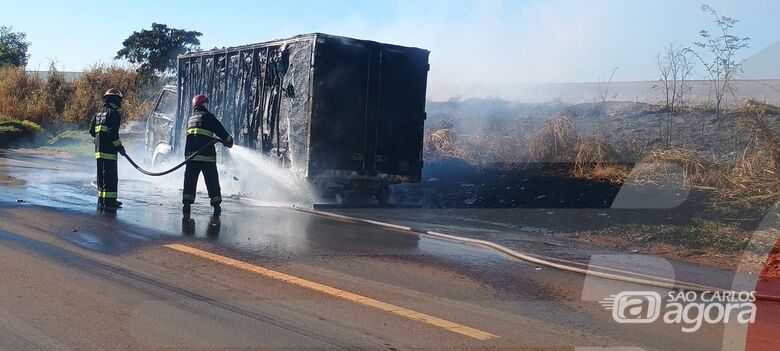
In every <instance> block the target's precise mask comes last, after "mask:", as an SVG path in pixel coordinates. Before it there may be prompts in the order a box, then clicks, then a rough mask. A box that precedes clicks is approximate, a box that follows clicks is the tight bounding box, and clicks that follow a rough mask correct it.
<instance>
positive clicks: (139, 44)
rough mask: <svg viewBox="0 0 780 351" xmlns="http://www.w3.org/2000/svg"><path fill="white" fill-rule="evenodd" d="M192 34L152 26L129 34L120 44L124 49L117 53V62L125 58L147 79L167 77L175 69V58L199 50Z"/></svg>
mask: <svg viewBox="0 0 780 351" xmlns="http://www.w3.org/2000/svg"><path fill="white" fill-rule="evenodd" d="M201 35H203V34H202V33H200V32H196V31H187V30H184V29H176V28H168V26H167V25H164V24H159V23H152V29H151V30H147V29H143V30H141V31H140V32H133V34H131V35H130V36H129V37H128V38H127V39H125V41H123V42H122V45H123V46H124V48H122V50H119V51H117V53H116V58H117V59H127V61H129V62H130V63H132V64H136V65H138V69H137V70H138V73H140V74H141V75H142V76H144V77H147V78H150V77H152V76H154V75H156V74H160V75H169V74H171V73H172V72H173V70H174V69H175V68H176V56H178V55H181V54H183V53H186V52H188V51H192V50H196V49H198V48H199V47H200V40H199V39H198V37H200V36H201Z"/></svg>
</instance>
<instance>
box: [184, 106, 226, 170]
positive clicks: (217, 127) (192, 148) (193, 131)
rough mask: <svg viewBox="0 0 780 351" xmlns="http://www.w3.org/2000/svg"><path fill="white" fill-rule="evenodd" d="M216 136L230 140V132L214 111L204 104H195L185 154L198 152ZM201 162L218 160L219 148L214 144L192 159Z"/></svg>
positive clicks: (188, 125) (188, 123)
mask: <svg viewBox="0 0 780 351" xmlns="http://www.w3.org/2000/svg"><path fill="white" fill-rule="evenodd" d="M214 138H219V139H221V140H229V139H230V134H228V132H227V131H226V130H225V127H224V126H222V123H220V122H219V120H217V117H216V116H214V114H213V113H211V112H209V111H208V110H207V109H206V107H204V106H195V109H194V110H193V115H192V116H191V117H190V118H189V120H187V142H186V144H185V146H184V156H185V157H189V156H190V155H192V154H194V153H196V152H198V150H200V149H201V148H202V147H204V146H205V145H206V144H208V143H209V142H211V141H212V140H213V139H214ZM192 160H193V161H201V162H217V150H216V148H215V147H214V145H213V144H212V145H211V146H209V147H207V148H206V150H203V151H202V152H201V153H200V154H199V155H198V156H195V158H193V159H192Z"/></svg>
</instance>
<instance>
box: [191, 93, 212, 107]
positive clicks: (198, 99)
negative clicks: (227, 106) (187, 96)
mask: <svg viewBox="0 0 780 351" xmlns="http://www.w3.org/2000/svg"><path fill="white" fill-rule="evenodd" d="M207 102H209V98H207V97H206V95H203V94H198V95H195V96H194V97H193V98H192V107H195V106H198V105H203V104H205V103H207Z"/></svg>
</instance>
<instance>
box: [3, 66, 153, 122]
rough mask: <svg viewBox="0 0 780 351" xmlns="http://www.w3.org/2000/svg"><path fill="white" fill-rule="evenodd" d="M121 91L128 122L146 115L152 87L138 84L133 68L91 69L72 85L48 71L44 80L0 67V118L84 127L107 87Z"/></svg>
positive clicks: (109, 67) (151, 102)
mask: <svg viewBox="0 0 780 351" xmlns="http://www.w3.org/2000/svg"><path fill="white" fill-rule="evenodd" d="M111 87H115V88H118V89H119V90H121V91H122V92H123V93H124V95H125V99H124V102H123V113H124V116H125V118H126V119H128V120H137V119H140V118H143V117H145V116H147V115H148V112H149V111H150V109H151V108H152V104H153V103H154V101H153V99H145V98H143V97H144V96H149V95H150V94H147V92H148V91H149V90H154V89H156V86H154V85H148V84H144V83H141V82H140V81H139V79H138V74H137V73H136V72H135V71H134V70H132V69H126V68H121V67H117V66H94V67H92V68H90V69H88V70H87V71H85V72H84V73H83V74H82V75H81V76H80V77H79V79H78V80H77V81H76V82H75V83H70V82H68V81H66V80H65V79H64V77H63V76H62V74H60V73H58V72H57V71H56V70H55V69H50V71H49V74H48V76H47V79H42V78H41V77H40V76H37V75H31V74H28V73H27V72H25V71H24V70H22V69H18V68H13V67H2V68H0V115H2V116H7V117H10V118H16V119H20V120H28V121H32V122H35V123H38V124H41V125H44V126H49V125H52V124H56V123H77V124H86V123H88V122H89V119H90V117H91V116H92V115H93V114H94V113H95V112H97V111H98V110H99V109H100V108H101V106H102V104H103V103H102V97H101V96H102V94H103V92H104V91H106V90H107V89H108V88H111Z"/></svg>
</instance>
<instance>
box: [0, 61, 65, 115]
mask: <svg viewBox="0 0 780 351" xmlns="http://www.w3.org/2000/svg"><path fill="white" fill-rule="evenodd" d="M54 112H55V111H54V108H53V106H52V104H51V102H50V101H49V100H48V99H47V93H46V82H45V81H44V80H42V79H41V78H40V77H37V76H33V75H28V74H27V73H26V72H25V71H24V70H23V69H20V68H15V67H10V66H6V67H2V68H0V115H2V116H7V117H12V118H21V119H26V120H30V121H33V122H36V123H40V122H43V121H45V120H47V119H49V118H50V117H51V116H52V115H53V114H54Z"/></svg>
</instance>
